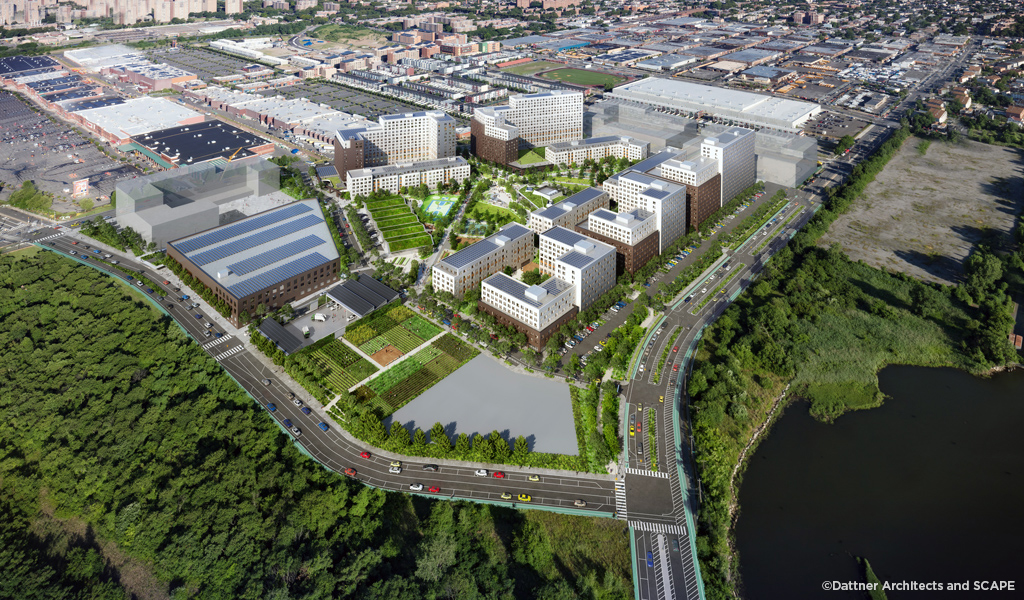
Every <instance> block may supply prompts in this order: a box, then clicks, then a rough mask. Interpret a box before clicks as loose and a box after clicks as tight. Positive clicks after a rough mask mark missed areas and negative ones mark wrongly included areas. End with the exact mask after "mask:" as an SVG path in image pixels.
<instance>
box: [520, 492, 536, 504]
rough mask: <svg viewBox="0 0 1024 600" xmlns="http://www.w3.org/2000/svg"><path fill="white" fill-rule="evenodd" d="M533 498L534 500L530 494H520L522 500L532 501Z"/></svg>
mask: <svg viewBox="0 0 1024 600" xmlns="http://www.w3.org/2000/svg"><path fill="white" fill-rule="evenodd" d="M531 500H533V496H531V495H529V494H519V501H520V502H530V501H531Z"/></svg>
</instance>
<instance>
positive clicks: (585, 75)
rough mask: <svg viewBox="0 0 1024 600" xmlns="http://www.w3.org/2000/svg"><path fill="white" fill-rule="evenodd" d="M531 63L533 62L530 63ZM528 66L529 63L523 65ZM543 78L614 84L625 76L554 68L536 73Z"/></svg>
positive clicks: (576, 82)
mask: <svg viewBox="0 0 1024 600" xmlns="http://www.w3.org/2000/svg"><path fill="white" fill-rule="evenodd" d="M530 64H533V63H530ZM523 66H527V67H528V66H530V65H523ZM538 77H542V78H544V79H555V80H557V81H564V82H566V83H575V84H576V85H615V84H617V83H622V82H623V81H625V80H626V78H625V77H619V76H618V75H612V74H611V73H602V72H600V71H588V70H585V69H555V70H554V71H548V72H547V73H542V74H540V75H538Z"/></svg>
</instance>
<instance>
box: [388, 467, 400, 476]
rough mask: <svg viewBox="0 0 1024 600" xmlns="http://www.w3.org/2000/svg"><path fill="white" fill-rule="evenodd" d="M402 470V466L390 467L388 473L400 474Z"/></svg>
mask: <svg viewBox="0 0 1024 600" xmlns="http://www.w3.org/2000/svg"><path fill="white" fill-rule="evenodd" d="M401 472H402V467H388V473H391V474H392V475H398V474H399V473H401Z"/></svg>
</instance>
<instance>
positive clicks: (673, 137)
mask: <svg viewBox="0 0 1024 600" xmlns="http://www.w3.org/2000/svg"><path fill="white" fill-rule="evenodd" d="M583 133H584V135H586V136H591V137H596V138H602V137H619V136H628V137H631V138H633V139H634V140H638V141H640V142H647V143H648V144H649V147H648V154H650V153H652V152H661V151H662V150H664V149H665V148H666V147H668V146H672V147H677V148H678V147H680V146H682V145H683V144H684V143H685V142H687V141H689V140H691V139H693V138H695V137H697V135H698V133H697V122H696V121H694V120H693V119H688V118H686V117H681V116H678V115H673V114H666V113H664V112H661V111H660V110H659V109H657V108H655V107H653V106H640V105H637V104H634V103H631V102H626V101H624V100H616V99H609V100H602V101H601V102H598V103H596V104H594V105H592V106H590V107H588V108H587V112H586V113H584V114H583ZM549 151H550V150H549Z"/></svg>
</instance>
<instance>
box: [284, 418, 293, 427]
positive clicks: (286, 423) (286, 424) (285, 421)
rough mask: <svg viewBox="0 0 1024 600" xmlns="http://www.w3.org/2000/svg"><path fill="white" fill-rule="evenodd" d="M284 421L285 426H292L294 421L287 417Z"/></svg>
mask: <svg viewBox="0 0 1024 600" xmlns="http://www.w3.org/2000/svg"><path fill="white" fill-rule="evenodd" d="M283 423H284V426H285V427H291V426H292V422H291V421H289V420H288V419H285V420H284V421H283Z"/></svg>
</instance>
